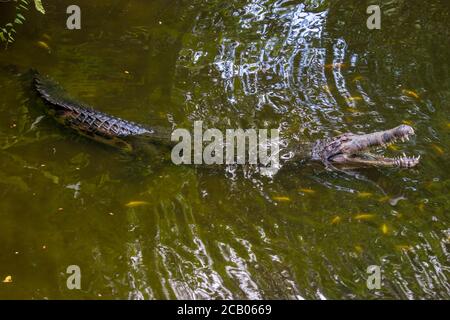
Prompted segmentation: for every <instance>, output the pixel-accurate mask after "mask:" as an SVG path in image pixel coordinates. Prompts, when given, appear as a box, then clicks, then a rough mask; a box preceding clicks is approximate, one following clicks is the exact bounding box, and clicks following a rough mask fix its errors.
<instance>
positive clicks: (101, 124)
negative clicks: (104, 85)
mask: <svg viewBox="0 0 450 320" xmlns="http://www.w3.org/2000/svg"><path fill="white" fill-rule="evenodd" d="M33 79H34V80H33V83H34V88H35V89H36V91H37V93H38V95H39V96H40V97H41V98H42V99H43V101H44V102H45V104H46V105H47V106H48V107H49V108H48V111H49V113H50V114H51V115H52V116H53V117H54V118H55V119H56V120H57V121H58V122H59V123H61V124H63V125H64V126H66V127H68V128H71V129H73V130H75V131H76V132H78V133H79V134H81V135H83V136H85V137H88V138H90V139H93V140H96V141H99V142H101V143H104V144H108V145H112V146H115V147H117V148H120V149H122V150H125V151H127V152H135V151H136V150H139V149H142V147H145V146H148V145H152V144H153V145H155V144H160V145H165V146H169V147H170V146H173V144H174V143H173V142H172V141H171V130H169V129H168V128H161V127H148V126H144V125H141V124H138V123H135V122H131V121H127V120H123V119H120V118H118V117H114V116H112V115H109V114H106V113H103V112H100V111H97V110H95V109H94V108H92V107H90V106H88V105H85V104H83V103H80V102H78V101H76V100H74V99H73V98H71V97H70V96H69V95H68V94H67V93H66V91H64V90H63V89H62V88H61V87H60V86H59V84H57V83H56V82H55V81H53V80H52V79H51V78H50V77H48V76H43V75H41V74H39V73H37V72H34V73H33ZM414 134H415V133H414V129H413V128H412V127H411V126H409V125H406V124H402V125H399V126H397V127H395V128H392V129H388V130H384V131H378V132H373V133H368V134H354V133H350V132H348V133H344V134H340V135H337V136H334V137H329V138H323V139H319V140H316V141H314V142H303V143H297V144H296V146H295V147H293V148H292V147H291V148H290V150H288V151H289V152H290V153H293V154H294V156H293V157H291V158H295V159H299V158H302V159H306V160H313V161H318V162H321V163H323V164H324V165H325V166H327V167H332V168H333V167H335V166H339V167H396V168H412V167H415V166H416V165H417V164H418V163H419V161H420V156H412V157H409V156H406V155H405V154H404V153H403V155H401V156H397V157H392V158H391V157H385V156H382V155H377V154H373V153H371V152H370V149H373V148H379V147H383V148H385V147H386V146H388V145H390V144H393V143H395V142H397V141H399V140H401V141H405V140H409V138H410V137H411V136H413V135H414Z"/></svg>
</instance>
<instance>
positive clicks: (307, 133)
mask: <svg viewBox="0 0 450 320" xmlns="http://www.w3.org/2000/svg"><path fill="white" fill-rule="evenodd" d="M64 2H65V1H61V2H59V3H58V4H52V5H50V4H49V7H48V13H47V15H46V16H45V17H44V19H43V20H41V19H37V18H30V20H29V21H28V26H27V25H25V27H24V29H23V30H20V37H18V40H17V42H16V43H15V45H14V46H13V47H11V48H10V49H9V50H8V51H5V52H3V53H1V54H0V66H1V68H2V72H1V73H0V78H1V81H0V90H1V92H2V95H0V110H1V112H2V117H1V119H0V140H1V151H0V152H1V157H2V160H1V161H0V167H1V170H0V197H1V200H0V218H1V224H0V243H1V245H0V262H1V263H0V278H2V280H3V279H4V278H5V277H6V276H8V275H10V276H11V278H12V282H11V283H1V285H0V297H2V298H3V297H6V298H111V297H118V298H131V299H154V298H156V299H160V298H180V299H210V298H213V299H218V298H220V299H228V298H247V299H261V298H288V299H311V298H314V299H329V298H354V299H357V298H409V299H413V298H449V297H450V287H449V284H448V272H449V265H448V259H449V243H450V238H449V237H450V229H449V228H448V218H449V217H448V212H449V208H450V205H449V201H448V194H449V187H450V183H449V182H450V180H449V176H448V172H447V170H446V162H447V160H448V152H447V150H448V146H449V142H450V137H449V130H450V129H449V128H450V126H449V124H450V122H449V120H448V115H447V112H446V109H445V108H446V106H447V105H448V103H449V102H450V95H449V92H450V90H449V89H450V82H449V78H448V74H449V57H450V52H449V50H450V49H449V47H448V45H447V42H448V41H447V40H448V35H449V29H448V24H447V23H446V21H448V14H449V12H450V9H449V7H448V4H447V3H446V2H445V1H435V2H434V3H432V4H427V10H423V8H422V6H423V4H420V5H410V4H409V3H410V2H408V4H406V3H405V2H404V1H384V2H383V4H382V5H381V7H382V11H383V20H382V29H381V30H379V31H370V30H367V28H366V27H365V26H366V20H365V19H366V17H367V15H366V14H365V10H366V8H367V5H366V4H365V2H364V1H356V0H355V1H345V2H344V1H336V2H334V1H333V2H332V3H329V2H328V1H312V0H311V1H286V0H278V1H269V0H254V1H234V2H223V1H209V2H204V1H194V2H192V1H191V2H183V1H166V0H164V1H151V2H148V3H147V2H142V1H105V2H104V4H102V5H97V4H96V5H93V4H91V2H89V1H80V4H79V5H80V7H81V8H82V12H83V27H82V28H83V29H82V32H76V33H74V32H72V31H68V30H65V29H63V28H62V27H61V25H60V22H61V21H64V17H65V8H66V7H67V6H65V4H64ZM68 4H69V3H68ZM98 17H107V19H106V18H105V19H97V18H98ZM446 19H447V20H446ZM27 28H28V29H27ZM38 41H46V42H47V43H48V46H49V47H50V48H51V50H50V51H49V50H43V49H42V48H40V47H39V46H35V47H34V50H35V53H34V54H33V55H29V50H30V49H29V47H30V44H31V45H33V44H36V42H38ZM14 65H15V66H17V67H14ZM28 67H34V68H37V69H39V70H40V71H41V72H42V73H48V74H50V75H52V76H53V77H55V78H56V79H58V80H59V81H60V82H61V83H62V84H63V86H64V87H66V88H67V89H68V90H69V91H70V92H71V93H72V94H73V95H74V96H75V97H78V98H79V99H81V100H84V101H85V102H87V103H90V104H92V105H95V106H98V108H99V109H101V110H102V111H106V112H109V113H112V114H115V115H117V116H121V117H124V118H127V119H130V120H134V121H138V122H142V123H146V124H149V125H152V124H154V125H166V126H170V125H176V126H179V127H190V126H191V124H192V123H193V121H194V120H203V121H204V123H205V126H208V127H217V128H221V129H224V128H237V127H242V128H250V127H253V128H280V129H281V131H282V135H283V137H284V138H285V139H286V140H288V141H312V140H314V139H317V138H323V137H325V136H331V135H335V134H336V133H339V132H345V131H353V132H369V131H375V130H381V129H386V128H389V127H393V126H396V125H398V124H400V123H407V124H410V125H412V126H413V127H414V128H415V130H416V132H417V137H416V138H415V139H414V141H412V142H410V143H405V144H399V145H397V146H392V147H391V149H388V150H387V152H388V153H394V152H395V153H399V152H403V151H405V152H407V153H413V154H421V155H422V158H423V162H422V163H421V165H420V166H419V167H418V168H417V169H414V170H396V169H365V170H358V171H354V172H347V173H345V172H333V171H328V170H325V169H324V168H323V167H321V166H319V165H316V164H312V163H308V162H307V161H304V162H300V163H293V164H288V165H286V166H284V167H283V168H282V169H281V170H280V172H278V174H277V175H275V176H274V177H273V178H269V177H264V176H261V175H259V174H257V173H256V172H254V170H253V169H252V168H235V167H233V166H230V167H227V168H204V167H195V168H194V167H189V166H181V167H178V166H174V165H171V164H170V163H161V162H160V161H157V160H154V159H150V160H147V161H138V160H136V159H130V158H128V157H124V156H123V155H121V154H119V153H117V152H116V151H114V150H111V149H109V148H107V147H104V146H99V145H97V144H96V143H93V142H90V141H86V140H85V139H82V138H78V137H76V136H74V135H71V134H70V133H68V132H67V131H64V130H62V129H60V128H58V127H57V126H56V125H55V124H54V122H52V121H51V119H48V118H46V117H45V118H43V117H42V110H41V109H40V107H41V105H40V104H39V103H38V102H37V100H36V97H35V96H33V94H30V92H29V91H28V90H29V89H27V87H26V85H25V84H24V83H23V82H24V81H23V78H21V77H18V76H17V74H18V73H20V71H21V70H25V69H26V68H28ZM375 152H378V150H375ZM24 200H26V201H24ZM131 201H136V202H135V205H133V206H126V204H127V203H130V202H131ZM72 264H77V265H79V266H80V268H81V271H82V290H80V291H70V290H67V289H66V286H65V283H66V282H65V281H66V276H67V275H66V274H65V270H66V268H67V266H68V265H72ZM369 265H379V266H381V268H382V270H383V274H384V282H383V286H382V288H381V289H380V290H369V289H367V287H366V279H367V276H368V274H367V272H366V270H367V267H368V266H369Z"/></svg>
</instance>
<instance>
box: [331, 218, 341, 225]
mask: <svg viewBox="0 0 450 320" xmlns="http://www.w3.org/2000/svg"><path fill="white" fill-rule="evenodd" d="M341 220H342V219H341V217H339V216H336V217H334V218H333V220H331V224H338V223H339V222H341Z"/></svg>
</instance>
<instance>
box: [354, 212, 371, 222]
mask: <svg viewBox="0 0 450 320" xmlns="http://www.w3.org/2000/svg"><path fill="white" fill-rule="evenodd" d="M373 218H375V215H374V214H371V213H361V214H357V215H356V216H355V220H370V219H373Z"/></svg>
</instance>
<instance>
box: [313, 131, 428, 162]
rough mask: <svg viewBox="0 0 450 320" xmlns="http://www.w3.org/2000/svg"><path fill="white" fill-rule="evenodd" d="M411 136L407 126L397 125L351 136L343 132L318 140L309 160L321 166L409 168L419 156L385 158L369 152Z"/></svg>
mask: <svg viewBox="0 0 450 320" xmlns="http://www.w3.org/2000/svg"><path fill="white" fill-rule="evenodd" d="M412 135H414V129H413V128H411V127H410V126H408V125H400V126H398V127H395V128H393V129H390V130H385V131H380V132H374V133H368V134H360V135H359V134H353V133H344V134H342V135H340V136H337V137H333V138H326V139H322V140H318V141H316V142H315V143H314V145H313V150H312V157H313V159H315V160H320V161H322V162H323V163H324V164H325V165H338V166H339V165H343V166H356V167H358V166H366V167H367V166H379V167H397V168H411V167H414V166H416V165H417V164H418V163H419V159H420V156H418V157H408V156H406V155H405V154H403V155H402V156H399V157H394V158H388V157H384V156H380V155H375V154H372V153H370V152H369V151H370V149H372V148H377V147H383V148H385V147H386V146H388V145H390V144H392V143H395V142H396V141H398V140H401V141H405V140H409V137H410V136H412Z"/></svg>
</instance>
